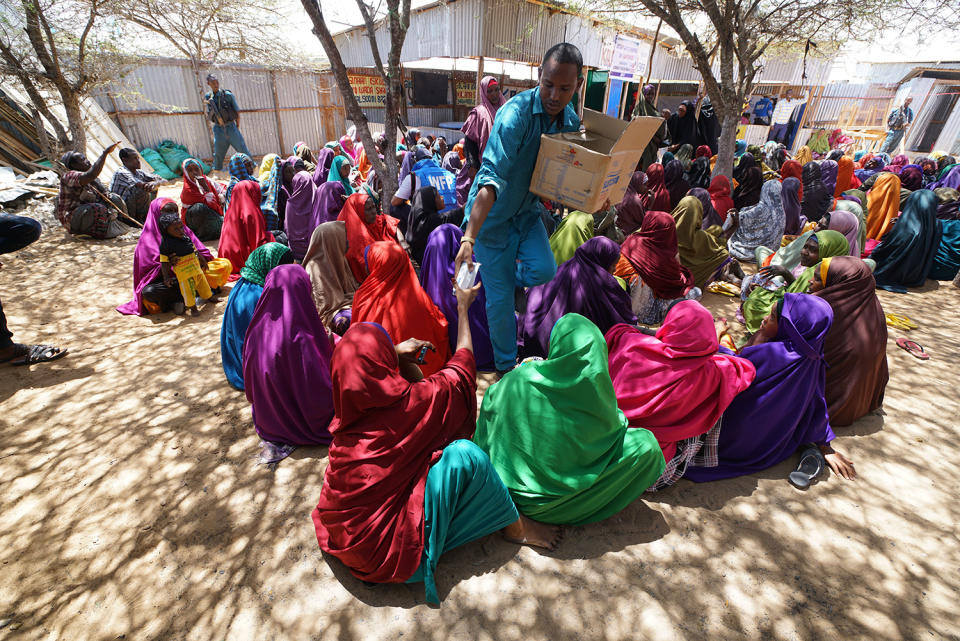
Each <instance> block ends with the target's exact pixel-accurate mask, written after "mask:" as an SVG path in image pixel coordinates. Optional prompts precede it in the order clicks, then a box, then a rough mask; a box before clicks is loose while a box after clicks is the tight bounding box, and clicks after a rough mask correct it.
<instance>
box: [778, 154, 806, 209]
mask: <svg viewBox="0 0 960 641" xmlns="http://www.w3.org/2000/svg"><path fill="white" fill-rule="evenodd" d="M787 178H796V179H797V180H799V181H800V191H798V192H797V198H798V199H799V200H800V201H803V165H801V164H800V163H798V162H797V161H796V160H793V159H792V158H791V159H790V160H785V161H784V162H783V164H782V165H780V182H783V181H784V180H786V179H787Z"/></svg>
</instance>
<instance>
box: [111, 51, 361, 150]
mask: <svg viewBox="0 0 960 641" xmlns="http://www.w3.org/2000/svg"><path fill="white" fill-rule="evenodd" d="M208 71H213V72H214V73H215V74H216V75H217V76H218V78H219V79H220V86H221V87H222V88H224V89H229V90H230V91H232V92H233V94H234V96H235V97H236V99H237V104H238V105H239V107H240V112H241V116H240V131H241V132H242V133H243V137H244V139H245V140H246V142H247V147H248V148H249V149H250V152H251V153H252V154H253V155H255V156H262V155H265V154H268V153H280V154H281V155H288V154H290V153H292V152H293V145H294V143H296V142H298V141H301V140H302V141H304V142H306V143H307V144H308V145H310V146H311V147H312V148H313V149H318V148H320V147H322V146H323V143H324V142H325V141H327V140H331V139H334V138H336V137H339V136H340V135H342V132H344V131H345V125H344V122H345V121H344V110H343V100H342V98H341V96H340V92H339V90H338V89H337V86H336V82H335V80H334V78H333V74H331V73H329V72H313V71H296V70H276V71H274V70H270V69H266V68H263V67H257V66H253V65H221V66H218V67H217V68H216V69H211V70H207V69H204V70H203V72H202V75H203V76H204V77H205V76H206V74H207V73H208ZM203 90H204V91H209V89H208V88H207V87H206V85H203ZM95 99H96V101H97V102H98V103H99V104H100V106H101V107H103V109H104V110H105V111H106V112H107V113H108V114H109V115H110V116H111V118H113V120H114V121H115V122H116V123H117V125H119V127H120V129H121V130H123V132H124V133H125V134H126V135H127V137H128V138H129V139H130V141H131V142H133V143H134V144H135V145H136V146H137V147H138V148H139V149H142V148H144V147H154V146H156V144H157V143H158V142H160V141H161V140H173V141H174V142H177V143H180V144H182V145H185V146H186V147H187V148H188V149H189V150H190V151H191V152H192V153H196V154H199V155H201V156H204V157H206V158H210V157H212V156H213V149H212V146H211V138H210V130H209V128H208V125H207V121H206V114H205V112H204V111H203V105H202V94H201V93H200V86H199V84H198V81H197V78H196V76H195V74H194V72H193V70H192V69H191V67H190V64H189V62H187V61H185V60H170V59H154V60H150V61H148V62H146V63H145V64H143V65H140V66H138V67H135V68H133V69H132V70H131V71H130V72H129V73H128V74H127V75H126V76H124V78H123V80H122V81H120V82H118V83H116V84H114V85H111V86H109V87H107V88H106V89H104V90H102V91H100V92H99V93H98V94H97V95H96V96H95Z"/></svg>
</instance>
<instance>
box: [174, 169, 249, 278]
mask: <svg viewBox="0 0 960 641" xmlns="http://www.w3.org/2000/svg"><path fill="white" fill-rule="evenodd" d="M219 194H220V191H219V190H218V185H217V183H215V182H214V181H212V180H210V179H209V178H207V177H206V176H203V175H201V176H200V178H198V179H197V182H194V181H193V180H192V179H191V178H190V176H189V174H187V173H186V172H184V174H183V187H182V188H181V189H180V204H181V207H180V217H181V218H183V216H184V215H185V214H186V213H187V210H188V209H190V207H191V205H196V204H197V203H203V204H204V205H206V206H207V207H209V208H210V209H212V210H213V211H215V212H217V213H218V214H220V215H221V216H223V205H221V204H220V196H219ZM184 223H186V220H185V219H184ZM240 267H243V265H240ZM238 269H239V268H238Z"/></svg>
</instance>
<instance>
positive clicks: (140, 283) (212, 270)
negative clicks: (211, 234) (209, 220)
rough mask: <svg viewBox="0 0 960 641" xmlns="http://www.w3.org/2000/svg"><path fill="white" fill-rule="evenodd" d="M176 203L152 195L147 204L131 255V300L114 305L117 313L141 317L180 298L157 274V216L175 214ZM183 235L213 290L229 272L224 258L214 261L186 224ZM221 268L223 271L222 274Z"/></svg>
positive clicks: (224, 281)
mask: <svg viewBox="0 0 960 641" xmlns="http://www.w3.org/2000/svg"><path fill="white" fill-rule="evenodd" d="M177 209H178V208H177V203H176V202H175V201H173V200H171V199H169V198H155V199H154V200H153V202H151V203H150V211H149V212H147V219H146V221H145V222H144V225H143V231H142V232H140V240H138V241H137V249H136V251H135V252H134V254H133V300H131V301H130V302H128V303H124V304H123V305H120V306H119V307H117V311H118V312H120V313H121V314H129V315H135V316H143V315H145V314H149V313H151V312H154V313H155V312H161V311H167V310H168V309H170V308H172V307H173V305H174V303H176V302H177V301H178V300H179V301H181V302H182V301H183V298H182V296H181V295H180V288H179V287H178V286H177V285H176V284H174V286H172V287H167V286H165V285H164V284H163V276H162V275H161V273H160V227H159V225H158V221H159V219H160V215H161V214H163V213H165V212H172V213H177ZM183 234H184V236H185V237H186V239H187V240H189V241H191V242H193V245H194V247H196V248H197V253H198V254H199V255H200V256H202V257H203V259H204V260H206V261H207V270H206V271H205V272H204V275H205V276H206V277H207V283H208V284H209V285H210V289H212V290H214V292H216V290H217V289H218V288H219V287H222V286H223V284H224V283H226V282H227V277H228V276H229V275H230V269H231V268H230V265H229V262H228V261H223V260H220V261H216V262H215V261H214V258H213V254H212V253H210V250H209V249H207V248H206V246H205V245H204V244H203V243H202V242H200V239H199V238H197V236H196V234H194V233H193V231H191V229H190V228H189V227H187V226H186V225H184V226H183ZM224 268H225V270H226V272H225V273H224Z"/></svg>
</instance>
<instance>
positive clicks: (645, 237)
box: [620, 211, 693, 300]
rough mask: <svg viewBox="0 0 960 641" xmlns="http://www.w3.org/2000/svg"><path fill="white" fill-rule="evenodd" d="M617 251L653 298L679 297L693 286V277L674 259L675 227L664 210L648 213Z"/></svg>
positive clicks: (675, 250) (675, 252) (671, 218)
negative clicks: (633, 269) (649, 289)
mask: <svg viewBox="0 0 960 641" xmlns="http://www.w3.org/2000/svg"><path fill="white" fill-rule="evenodd" d="M620 252H621V254H623V256H624V257H626V259H627V260H628V261H629V262H630V264H631V265H633V267H634V268H635V269H636V270H637V275H638V276H640V280H642V281H643V282H644V283H646V284H647V285H648V286H650V288H651V289H653V293H654V295H655V296H656V297H657V298H661V299H665V300H672V299H674V298H680V297H681V296H683V295H684V294H686V293H687V290H688V289H690V288H691V287H693V274H691V273H690V270H689V269H687V268H686V267H684V266H683V265H681V264H680V262H679V261H678V260H677V252H678V248H677V224H676V222H674V220H673V216H671V215H670V214H668V213H667V212H665V211H648V212H647V213H646V215H645V216H644V218H643V224H642V225H641V226H640V231H636V232H634V233H632V234H630V235H629V236H627V239H626V240H624V241H623V246H622V247H621V250H620Z"/></svg>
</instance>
